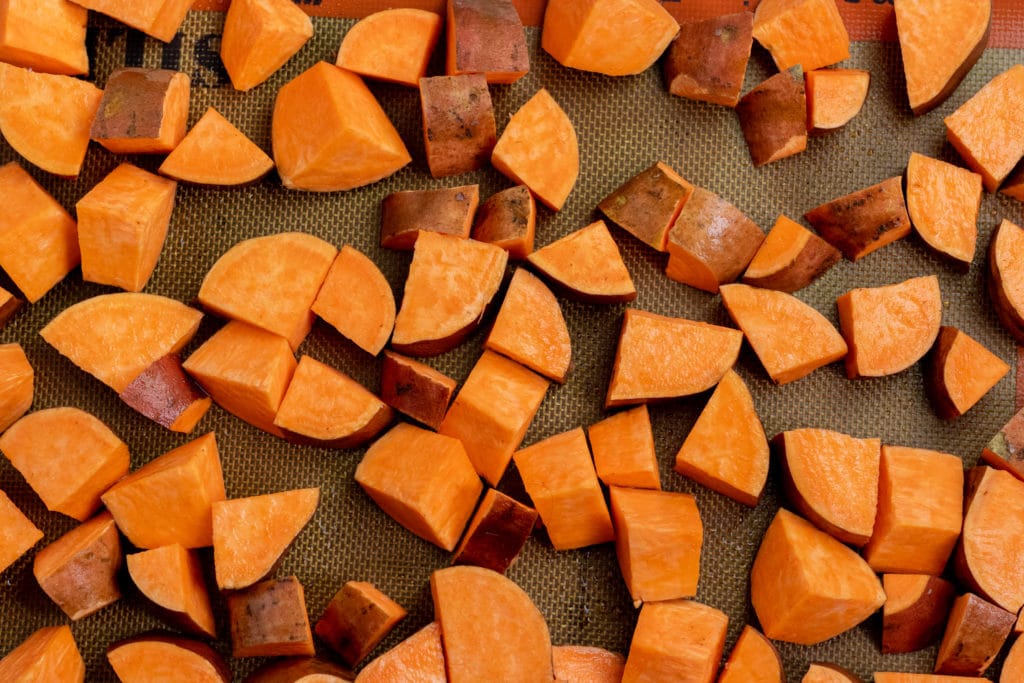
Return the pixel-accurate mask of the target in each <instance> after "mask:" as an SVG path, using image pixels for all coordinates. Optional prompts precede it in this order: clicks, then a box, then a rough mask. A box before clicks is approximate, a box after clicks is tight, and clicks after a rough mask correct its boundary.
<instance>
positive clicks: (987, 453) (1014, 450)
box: [981, 408, 1024, 479]
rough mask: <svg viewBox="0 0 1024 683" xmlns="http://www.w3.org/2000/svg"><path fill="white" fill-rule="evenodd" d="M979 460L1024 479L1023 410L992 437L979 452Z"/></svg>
mask: <svg viewBox="0 0 1024 683" xmlns="http://www.w3.org/2000/svg"><path fill="white" fill-rule="evenodd" d="M981 459H982V460H984V461H985V463H986V464H988V465H991V466H992V467H998V468H999V469H1001V470H1007V471H1008V472H1010V473H1011V474H1013V475H1014V476H1015V477H1017V478H1018V479H1024V408H1022V409H1021V410H1018V411H1017V413H1016V414H1015V415H1014V416H1013V417H1011V418H1010V420H1009V421H1008V422H1007V423H1006V424H1005V425H1004V426H1003V428H1002V429H1000V430H999V431H998V432H997V433H996V434H995V435H994V436H993V437H992V439H991V440H990V441H989V442H988V444H987V445H986V446H985V448H984V449H983V450H982V451H981Z"/></svg>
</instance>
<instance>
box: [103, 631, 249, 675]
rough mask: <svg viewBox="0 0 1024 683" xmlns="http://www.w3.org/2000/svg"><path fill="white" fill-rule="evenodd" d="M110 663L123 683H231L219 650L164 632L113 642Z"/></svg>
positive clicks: (110, 649) (109, 656)
mask: <svg viewBox="0 0 1024 683" xmlns="http://www.w3.org/2000/svg"><path fill="white" fill-rule="evenodd" d="M107 661H108V662H109V663H110V666H111V668H112V669H113V670H114V673H115V674H117V679H118V680H119V681H122V683H144V682H145V681H161V680H171V679H175V678H178V679H181V680H188V681H195V683H229V681H231V680H232V678H231V670H230V669H229V668H228V665H227V662H225V661H224V658H223V657H221V656H220V655H219V654H218V653H217V651H216V650H214V649H213V648H212V647H210V646H209V645H207V644H206V643H201V642H199V641H196V640H191V639H189V638H182V637H180V636H172V635H165V634H162V633H152V634H144V635H141V636H135V637H133V638H128V639H127V640H120V641H118V642H116V643H112V644H111V645H110V647H108V648H107Z"/></svg>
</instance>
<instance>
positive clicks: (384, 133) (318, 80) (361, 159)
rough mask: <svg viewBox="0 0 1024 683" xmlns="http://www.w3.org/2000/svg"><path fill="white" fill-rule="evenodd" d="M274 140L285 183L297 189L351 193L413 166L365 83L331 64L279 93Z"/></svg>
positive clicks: (303, 75) (313, 69) (324, 64)
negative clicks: (406, 166)
mask: <svg viewBox="0 0 1024 683" xmlns="http://www.w3.org/2000/svg"><path fill="white" fill-rule="evenodd" d="M271 138H272V144H273V148H274V162H275V163H276V164H277V172H278V174H279V175H280V176H281V182H282V183H284V186H285V187H288V188H291V189H294V190H312V191H316V192H333V191H335V190H351V189H352V188H355V187H361V186H363V185H368V184H370V183H374V182H376V181H378V180H380V179H381V178H385V177H387V176H389V175H391V174H392V173H394V172H396V171H397V170H398V169H400V168H402V167H403V166H405V165H406V164H408V163H409V162H410V161H412V157H410V156H409V152H408V150H406V148H405V143H404V142H402V138H401V137H399V135H398V131H396V130H395V127H394V126H393V125H392V124H391V121H389V120H388V117H387V114H385V113H384V110H383V109H381V106H380V103H378V102H377V99H376V98H375V97H374V96H373V93H372V92H370V89H369V88H367V87H366V84H365V83H363V81H362V80H361V79H360V78H359V76H357V75H355V74H354V73H351V72H349V71H345V70H344V69H339V68H338V67H336V66H334V65H333V64H328V63H327V62H318V63H317V64H315V65H313V66H312V67H310V68H309V69H307V70H306V71H304V72H303V73H301V74H300V75H298V76H296V77H295V78H294V79H292V80H291V81H289V82H288V83H287V84H285V85H284V86H283V87H282V88H281V89H280V90H279V91H278V93H277V100H276V101H275V103H274V115H273V122H272V124H271Z"/></svg>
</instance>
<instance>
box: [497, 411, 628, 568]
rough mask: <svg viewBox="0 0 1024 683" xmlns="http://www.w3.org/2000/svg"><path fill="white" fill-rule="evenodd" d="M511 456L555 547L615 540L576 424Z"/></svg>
mask: <svg viewBox="0 0 1024 683" xmlns="http://www.w3.org/2000/svg"><path fill="white" fill-rule="evenodd" d="M512 459H513V460H514V461H515V463H516V468H517V469H518V470H519V475H520V476H521V477H522V479H523V485H524V486H525V488H526V493H527V494H529V496H530V498H531V499H532V500H533V506H534V507H535V508H536V509H537V514H539V515H540V519H541V521H542V522H543V523H544V528H545V529H546V531H547V534H548V538H549V539H551V545H553V546H554V547H555V550H573V549H575V548H583V547H586V546H588V545H596V544H598V543H607V542H608V541H612V540H614V539H615V530H614V529H612V519H611V516H610V515H609V514H608V506H607V505H606V504H605V502H604V496H603V495H602V493H601V484H600V483H599V482H598V481H597V472H595V471H594V463H593V460H592V458H591V456H590V447H589V446H587V437H586V435H585V434H584V433H583V429H582V428H579V427H577V428H576V429H573V430H571V431H568V432H563V433H561V434H556V435H555V436H551V437H548V438H546V439H544V440H543V441H538V442H537V443H535V444H532V445H530V446H528V447H526V448H523V449H522V450H519V451H516V453H515V455H513V456H512Z"/></svg>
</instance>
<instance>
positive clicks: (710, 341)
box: [604, 308, 743, 408]
mask: <svg viewBox="0 0 1024 683" xmlns="http://www.w3.org/2000/svg"><path fill="white" fill-rule="evenodd" d="M742 343H743V333H742V332H740V331H739V330H734V329H732V328H729V327H720V326H718V325H711V324H709V323H704V322H696V321H693V320H686V319H685V318H668V317H665V316H662V315H657V314H655V313H648V312H646V311H640V310H637V309H632V308H627V309H626V312H625V314H624V315H623V318H622V331H621V332H620V333H619V347H618V350H617V351H616V352H615V365H614V368H613V369H612V377H611V380H610V381H609V382H608V394H607V396H606V397H605V401H604V407H605V408H612V407H614V406H621V405H630V404H634V403H647V402H649V401H653V400H659V399H669V398H678V397H681V396H690V395H692V394H699V393H700V392H702V391H707V390H708V389H710V388H711V387H713V386H715V385H716V384H718V382H719V380H721V379H722V377H723V376H725V373H726V372H727V371H728V370H729V369H730V368H732V366H733V365H734V364H735V363H736V358H737V357H738V356H739V353H740V345H741V344H742Z"/></svg>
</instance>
